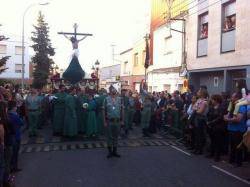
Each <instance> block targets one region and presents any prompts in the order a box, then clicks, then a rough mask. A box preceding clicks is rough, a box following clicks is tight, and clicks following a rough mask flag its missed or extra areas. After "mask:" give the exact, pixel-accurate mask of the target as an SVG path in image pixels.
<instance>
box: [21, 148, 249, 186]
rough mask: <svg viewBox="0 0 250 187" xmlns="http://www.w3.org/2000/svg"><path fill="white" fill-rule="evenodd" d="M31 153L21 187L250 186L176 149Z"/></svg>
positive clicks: (23, 163)
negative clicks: (116, 155) (116, 153)
mask: <svg viewBox="0 0 250 187" xmlns="http://www.w3.org/2000/svg"><path fill="white" fill-rule="evenodd" d="M119 152H120V153H121V154H122V158H120V159H118V158H112V159H107V158H106V153H107V151H106V149H103V148H93V149H76V150H67V151H49V152H31V153H23V154H21V156H20V166H21V168H23V171H22V172H20V173H19V174H18V175H17V179H16V186H17V187H172V186H173V187H175V186H178V187H182V186H185V187H186V186H188V187H189V186H190V187H196V186H197V187H206V186H207V187H217V186H218V187H224V186H225V187H241V186H249V185H248V184H247V183H244V181H243V182H242V181H240V180H238V179H235V178H234V177H232V176H229V175H227V174H225V173H223V172H221V171H219V170H218V169H215V168H214V167H213V165H214V162H212V161H210V160H208V159H205V158H204V157H203V156H194V155H188V154H185V153H183V152H181V151H180V150H176V149H174V148H173V147H171V146H140V147H123V148H120V149H119Z"/></svg>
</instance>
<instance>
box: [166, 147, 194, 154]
mask: <svg viewBox="0 0 250 187" xmlns="http://www.w3.org/2000/svg"><path fill="white" fill-rule="evenodd" d="M171 147H172V148H174V149H176V150H177V151H180V152H182V153H184V154H186V155H188V156H191V154H190V153H188V152H186V151H183V150H182V149H180V148H178V147H176V146H174V145H171Z"/></svg>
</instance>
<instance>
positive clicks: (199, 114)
mask: <svg viewBox="0 0 250 187" xmlns="http://www.w3.org/2000/svg"><path fill="white" fill-rule="evenodd" d="M197 96H198V97H199V99H198V100H197V102H196V103H195V106H194V112H195V119H194V120H195V138H196V143H195V144H196V145H195V150H194V151H193V153H194V154H202V153H203V148H204V146H205V142H206V134H205V127H206V117H207V112H208V103H207V97H208V93H207V90H206V89H204V88H201V89H200V90H199V91H198V93H197Z"/></svg>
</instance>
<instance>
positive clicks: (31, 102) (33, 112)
mask: <svg viewBox="0 0 250 187" xmlns="http://www.w3.org/2000/svg"><path fill="white" fill-rule="evenodd" d="M26 107H27V110H28V120H29V134H30V135H31V136H34V135H36V133H37V126H38V120H39V114H40V108H41V99H40V97H39V96H37V95H36V96H32V95H29V96H27V98H26Z"/></svg>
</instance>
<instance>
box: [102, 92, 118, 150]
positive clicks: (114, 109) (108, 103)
mask: <svg viewBox="0 0 250 187" xmlns="http://www.w3.org/2000/svg"><path fill="white" fill-rule="evenodd" d="M104 107H105V115H106V116H105V117H106V120H107V144H108V147H117V144H118V135H119V130H120V122H121V112H122V102H121V98H120V97H115V98H114V99H112V97H111V96H108V97H107V98H106V99H105V100H104Z"/></svg>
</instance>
